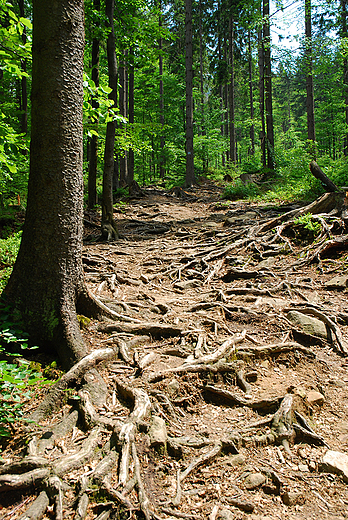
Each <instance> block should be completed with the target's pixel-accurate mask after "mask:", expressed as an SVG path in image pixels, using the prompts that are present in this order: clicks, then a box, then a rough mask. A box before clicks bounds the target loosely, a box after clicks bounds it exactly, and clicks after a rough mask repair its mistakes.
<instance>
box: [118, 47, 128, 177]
mask: <svg viewBox="0 0 348 520" xmlns="http://www.w3.org/2000/svg"><path fill="white" fill-rule="evenodd" d="M119 84H120V90H119V109H120V115H121V116H123V117H127V102H126V98H127V94H126V92H127V88H126V51H123V59H122V61H121V62H120V67H119ZM122 126H124V125H123V124H122ZM119 165H120V185H121V186H125V185H126V184H127V154H126V151H124V152H122V154H121V155H120V157H119Z"/></svg>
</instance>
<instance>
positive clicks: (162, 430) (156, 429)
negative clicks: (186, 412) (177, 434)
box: [148, 415, 168, 449]
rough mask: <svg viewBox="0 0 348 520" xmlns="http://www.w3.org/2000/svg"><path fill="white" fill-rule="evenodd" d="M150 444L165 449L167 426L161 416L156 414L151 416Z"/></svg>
mask: <svg viewBox="0 0 348 520" xmlns="http://www.w3.org/2000/svg"><path fill="white" fill-rule="evenodd" d="M148 435H149V439H150V446H152V447H153V448H156V449H161V448H162V449H165V447H166V444H167V439H168V435H167V428H166V423H165V421H164V420H163V419H162V418H161V417H157V416H156V415H155V416H154V417H153V418H152V424H151V426H150V429H149V432H148Z"/></svg>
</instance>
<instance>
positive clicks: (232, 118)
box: [228, 17, 237, 164]
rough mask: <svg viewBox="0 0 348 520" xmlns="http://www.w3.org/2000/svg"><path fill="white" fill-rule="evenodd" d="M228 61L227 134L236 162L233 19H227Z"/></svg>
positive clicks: (231, 156)
mask: <svg viewBox="0 0 348 520" xmlns="http://www.w3.org/2000/svg"><path fill="white" fill-rule="evenodd" d="M229 63H230V83H229V90H228V92H229V108H230V110H229V115H230V118H229V134H230V161H231V162H232V163H233V164H236V162H237V151H236V128H235V106H234V20H233V18H232V17H231V18H230V19H229Z"/></svg>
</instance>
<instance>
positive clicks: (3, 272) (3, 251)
mask: <svg viewBox="0 0 348 520" xmlns="http://www.w3.org/2000/svg"><path fill="white" fill-rule="evenodd" d="M21 237H22V231H18V233H14V234H13V235H12V236H10V237H9V238H6V239H0V294H1V293H2V291H3V290H4V288H5V287H6V284H7V282H8V279H9V278H10V274H11V272H12V269H13V265H14V263H15V260H16V257H17V254H18V251H19V246H20V243H21Z"/></svg>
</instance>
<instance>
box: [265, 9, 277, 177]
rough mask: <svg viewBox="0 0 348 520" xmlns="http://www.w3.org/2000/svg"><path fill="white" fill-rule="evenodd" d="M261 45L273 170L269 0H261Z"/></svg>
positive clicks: (269, 149) (267, 141)
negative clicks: (262, 21) (262, 48)
mask: <svg viewBox="0 0 348 520" xmlns="http://www.w3.org/2000/svg"><path fill="white" fill-rule="evenodd" d="M263 18H264V23H263V40H264V41H263V46H264V78H265V79H264V81H265V108H266V128H267V138H266V145H267V146H266V149H267V166H268V168H269V169H270V170H274V129H273V99H272V65H271V33H270V22H269V0H263Z"/></svg>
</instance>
